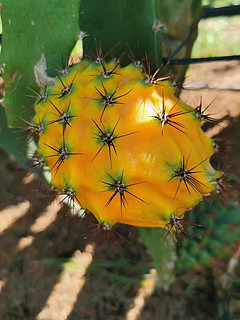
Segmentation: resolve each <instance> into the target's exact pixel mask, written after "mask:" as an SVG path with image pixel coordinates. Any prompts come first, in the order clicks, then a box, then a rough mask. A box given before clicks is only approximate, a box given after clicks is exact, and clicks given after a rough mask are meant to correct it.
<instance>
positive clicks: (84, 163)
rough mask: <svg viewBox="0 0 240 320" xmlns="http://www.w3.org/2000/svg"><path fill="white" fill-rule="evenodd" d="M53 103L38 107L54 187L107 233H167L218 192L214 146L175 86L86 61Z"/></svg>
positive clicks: (52, 95)
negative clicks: (121, 229)
mask: <svg viewBox="0 0 240 320" xmlns="http://www.w3.org/2000/svg"><path fill="white" fill-rule="evenodd" d="M145 70H146V69H145ZM45 93H46V97H45V96H44V99H41V101H37V102H36V104H35V113H36V115H35V116H34V119H33V124H34V125H35V126H37V125H41V127H43V130H41V132H39V141H38V149H37V152H38V154H39V155H40V156H41V157H43V158H44V160H45V162H46V164H47V166H48V167H49V168H50V170H51V183H52V185H53V186H54V187H55V188H57V189H58V190H59V192H60V194H62V195H65V197H66V198H67V199H68V200H70V201H72V202H77V203H78V204H80V205H81V206H82V207H83V208H86V209H87V210H89V211H91V212H92V213H93V214H94V216H95V217H96V218H97V220H98V222H99V223H100V224H103V223H105V224H108V225H110V226H112V225H114V224H116V223H118V222H119V223H124V224H129V225H134V226H144V227H163V228H167V229H169V219H171V217H172V216H173V215H174V216H176V217H182V216H183V214H184V212H185V211H186V210H187V209H189V208H191V207H193V206H195V205H196V204H197V203H198V202H199V201H201V200H202V197H203V195H206V194H209V193H210V192H212V191H213V190H214V189H215V186H216V180H217V179H218V178H219V177H220V176H221V173H220V172H217V171H215V170H214V169H213V168H212V166H211V164H210V162H209V160H210V157H211V156H212V154H213V153H214V148H213V142H212V140H211V139H209V138H208V137H207V136H206V135H205V134H204V132H203V131H202V129H201V126H200V124H201V123H200V120H199V119H198V117H197V116H196V110H195V109H194V108H192V107H190V106H188V105H187V104H185V103H183V102H182V101H180V100H179V99H177V98H176V97H175V96H174V89H173V88H172V87H171V85H170V83H169V82H168V81H167V80H162V79H161V78H159V79H157V75H155V76H152V75H149V74H147V73H146V72H145V71H144V69H143V68H142V67H140V66H136V65H134V64H129V65H127V66H125V67H121V66H120V63H119V62H116V61H109V62H107V63H106V62H105V61H101V63H97V62H95V61H94V62H92V61H88V60H82V61H81V62H80V63H78V64H76V65H74V66H72V67H71V68H69V70H68V73H67V74H66V75H62V74H61V75H59V76H58V77H57V78H56V79H55V84H54V85H51V86H49V87H47V88H46V90H45Z"/></svg>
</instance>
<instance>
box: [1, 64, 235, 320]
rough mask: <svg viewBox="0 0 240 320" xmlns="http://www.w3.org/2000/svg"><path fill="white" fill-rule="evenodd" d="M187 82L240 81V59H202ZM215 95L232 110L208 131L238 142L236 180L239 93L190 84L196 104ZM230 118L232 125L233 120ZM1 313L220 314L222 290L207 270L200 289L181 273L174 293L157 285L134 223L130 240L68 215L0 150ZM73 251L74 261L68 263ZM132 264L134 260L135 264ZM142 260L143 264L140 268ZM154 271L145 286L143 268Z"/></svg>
mask: <svg viewBox="0 0 240 320" xmlns="http://www.w3.org/2000/svg"><path fill="white" fill-rule="evenodd" d="M188 73H189V74H190V77H188V78H187V79H186V84H187V85H188V87H194V86H196V85H197V84H199V83H201V84H208V85H209V84H211V85H213V86H215V87H219V86H220V85H221V86H222V85H226V86H228V87H231V86H232V87H235V86H236V84H237V83H239V80H240V79H239V75H240V63H239V62H230V63H208V64H203V65H195V66H193V68H191V70H190V71H189V72H188ZM200 96H202V98H203V102H204V105H207V104H208V103H210V102H211V101H212V100H213V99H214V98H216V100H215V101H214V103H213V104H212V105H211V106H210V108H209V112H210V113H216V117H218V118H222V117H224V116H226V115H227V116H228V120H225V121H224V122H222V123H221V124H220V125H219V126H218V127H217V129H216V128H215V129H214V130H213V129H212V128H210V129H209V134H216V132H217V131H220V133H219V135H220V136H222V137H224V138H227V139H228V140H229V141H230V144H231V146H232V149H231V151H230V154H229V157H228V160H227V161H228V162H227V166H229V165H231V168H230V169H229V171H230V176H231V177H232V179H233V180H234V183H235V185H236V186H237V184H238V182H239V177H240V166H239V159H240V144H239V141H240V130H239V125H240V118H239V115H240V92H239V91H230V90H229V91H225V90H222V91H219V90H209V89H205V90H201V91H199V90H195V91H192V90H191V91H184V92H183V93H182V98H183V99H184V100H187V102H188V103H189V104H193V105H195V106H196V105H197V104H198V103H199V97H200ZM227 125H228V126H227ZM0 181H1V183H0V319H1V320H15V319H16V320H32V319H37V320H66V319H68V320H118V319H119V320H120V319H121V320H137V319H140V320H153V319H156V320H160V319H161V320H176V319H177V320H208V319H209V320H210V319H211V320H213V319H216V318H215V317H216V297H215V291H214V286H213V284H212V283H211V281H208V276H209V275H208V274H206V276H205V277H204V276H202V277H201V291H199V293H198V296H189V295H187V294H185V289H186V288H187V286H188V285H189V283H190V282H191V279H192V278H193V277H194V276H196V275H195V274H194V273H191V272H190V273H189V272H188V273H187V274H184V273H180V274H179V275H178V277H177V278H176V281H175V282H174V283H173V284H172V286H171V287H170V290H169V292H166V293H164V292H162V291H161V290H155V291H153V288H154V286H155V279H156V274H155V271H154V270H152V263H151V260H150V258H149V257H148V255H147V253H146V250H145V248H144V246H143V245H142V244H141V243H140V241H139V239H138V235H137V232H134V233H133V234H132V235H129V234H130V232H132V231H134V228H130V227H120V231H119V232H121V234H123V236H124V237H126V238H127V239H130V242H131V243H129V242H128V241H126V240H124V239H122V238H117V241H106V240H105V238H104V235H101V234H98V233H97V232H96V231H95V232H92V231H91V228H90V229H89V227H88V224H89V223H88V222H89V221H88V220H86V219H85V220H81V219H79V218H72V217H69V216H67V209H66V208H61V207H60V206H59V205H58V203H57V201H54V196H47V197H46V194H45V192H43V191H41V187H39V182H38V181H35V180H32V179H31V177H29V176H27V172H26V170H24V169H22V168H20V167H18V166H17V164H16V163H14V162H12V161H11V160H9V159H8V157H7V155H6V154H4V153H3V152H1V153H0ZM68 257H72V258H73V259H72V263H66V264H64V263H63V262H64V261H65V260H63V259H65V258H68ZM131 266H132V267H131ZM136 266H137V268H136ZM144 273H149V276H148V277H147V279H146V280H145V281H144V282H143V283H142V284H141V285H140V284H139V281H140V280H142V279H143V274H144Z"/></svg>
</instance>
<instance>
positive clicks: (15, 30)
mask: <svg viewBox="0 0 240 320" xmlns="http://www.w3.org/2000/svg"><path fill="white" fill-rule="evenodd" d="M79 7H80V0H69V1H62V0H51V1H49V0H41V1H36V0H24V1H23V0H22V1H16V0H3V1H2V13H1V14H2V24H3V35H2V53H1V58H0V61H1V66H2V75H3V78H4V82H5V89H6V95H5V99H4V106H5V109H6V114H7V119H8V123H9V126H12V127H22V126H23V121H22V119H25V120H29V119H30V118H31V116H32V115H33V109H32V108H31V106H32V105H33V103H34V100H35V99H34V98H33V97H29V95H34V94H33V92H32V91H31V90H30V88H35V89H37V86H36V83H35V77H34V65H36V63H37V62H38V61H39V60H40V58H41V57H42V55H44V57H45V58H46V61H47V66H48V75H49V76H55V75H56V69H62V68H63V63H64V64H65V63H66V60H67V57H68V55H69V53H70V51H71V49H72V48H73V46H74V44H75V40H76V37H77V36H78V34H79V32H80V31H79ZM64 67H65V65H64ZM37 90H39V89H37Z"/></svg>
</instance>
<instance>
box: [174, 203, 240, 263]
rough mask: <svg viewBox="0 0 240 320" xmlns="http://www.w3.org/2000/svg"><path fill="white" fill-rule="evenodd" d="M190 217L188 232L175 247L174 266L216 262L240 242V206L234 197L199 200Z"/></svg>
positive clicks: (224, 257) (225, 256) (226, 257)
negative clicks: (176, 251) (176, 257)
mask: <svg viewBox="0 0 240 320" xmlns="http://www.w3.org/2000/svg"><path fill="white" fill-rule="evenodd" d="M189 219H190V220H189V222H188V223H189V225H190V227H189V228H188V232H189V234H188V236H187V237H186V239H185V240H184V241H183V243H182V246H181V247H179V248H178V259H177V260H176V266H177V268H180V269H182V268H195V267H196V266H198V265H202V266H210V265H212V264H214V263H219V262H220V261H221V260H222V261H224V259H229V257H230V255H231V252H232V251H233V250H234V248H235V246H236V248H237V246H238V245H239V244H240V243H239V240H240V207H239V203H238V201H237V200H235V199H229V200H221V199H219V197H218V198H216V199H215V200H213V202H212V203H209V202H207V201H205V202H202V203H201V204H200V205H199V206H197V207H196V208H195V209H194V211H193V212H192V213H191V215H189ZM191 224H192V226H191ZM194 224H196V225H200V226H201V227H198V226H196V227H194Z"/></svg>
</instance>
